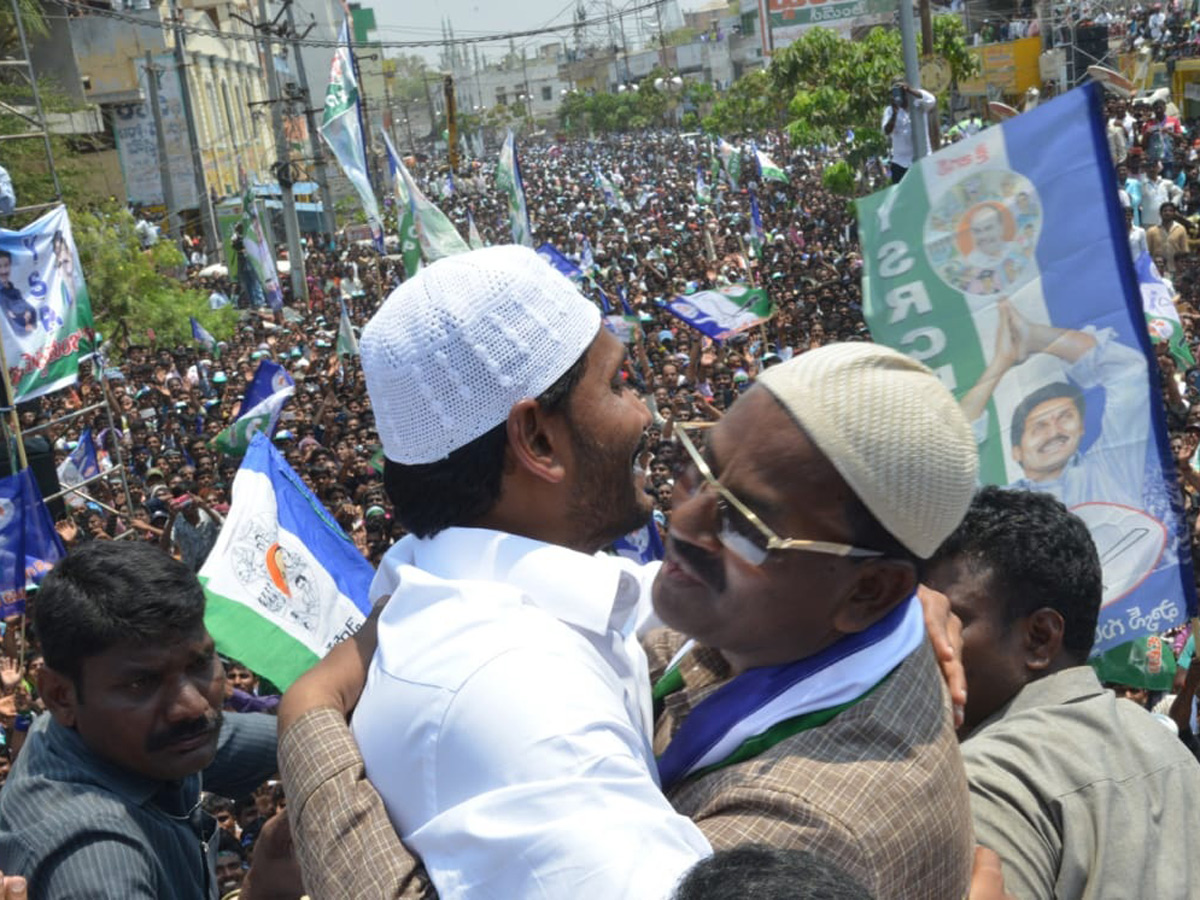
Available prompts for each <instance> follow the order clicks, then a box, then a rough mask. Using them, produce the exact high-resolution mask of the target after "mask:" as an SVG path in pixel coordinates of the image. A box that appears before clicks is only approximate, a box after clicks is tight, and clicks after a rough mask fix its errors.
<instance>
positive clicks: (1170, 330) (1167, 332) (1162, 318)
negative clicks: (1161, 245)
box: [1133, 250, 1196, 369]
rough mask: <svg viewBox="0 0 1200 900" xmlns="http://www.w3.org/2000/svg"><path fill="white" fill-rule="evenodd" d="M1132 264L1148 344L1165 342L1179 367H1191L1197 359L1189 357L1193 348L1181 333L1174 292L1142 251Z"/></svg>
mask: <svg viewBox="0 0 1200 900" xmlns="http://www.w3.org/2000/svg"><path fill="white" fill-rule="evenodd" d="M1133 265H1134V268H1135V269H1136V270H1137V277H1138V287H1139V288H1141V293H1142V309H1143V310H1144V312H1145V313H1146V327H1147V329H1149V331H1150V341H1151V343H1154V344H1161V343H1163V342H1164V341H1166V343H1167V345H1168V347H1169V348H1170V351H1171V356H1172V357H1174V358H1175V362H1177V363H1178V364H1179V366H1180V367H1181V368H1184V369H1190V368H1191V367H1192V366H1194V365H1195V364H1196V360H1195V359H1194V358H1193V357H1192V349H1191V347H1189V346H1188V342H1187V336H1186V335H1185V334H1184V333H1183V323H1182V322H1181V321H1180V319H1179V310H1177V309H1176V308H1175V296H1174V292H1173V291H1172V290H1171V288H1170V286H1169V285H1168V284H1167V283H1166V282H1165V281H1163V279H1162V276H1161V275H1159V274H1158V267H1157V266H1155V265H1154V260H1152V259H1151V258H1150V254H1149V253H1147V252H1146V251H1145V250H1143V251H1142V253H1141V255H1140V256H1139V257H1138V258H1137V259H1135V260H1134V261H1133Z"/></svg>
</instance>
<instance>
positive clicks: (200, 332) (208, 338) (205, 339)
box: [188, 316, 217, 347]
mask: <svg viewBox="0 0 1200 900" xmlns="http://www.w3.org/2000/svg"><path fill="white" fill-rule="evenodd" d="M188 318H189V319H191V320H192V339H193V340H196V341H199V342H200V343H201V344H204V345H205V346H206V347H215V346H216V345H217V339H216V338H215V337H213V336H212V335H211V334H209V333H208V331H207V329H205V327H204V326H203V325H201V324H200V323H199V322H197V321H196V317H195V316H188Z"/></svg>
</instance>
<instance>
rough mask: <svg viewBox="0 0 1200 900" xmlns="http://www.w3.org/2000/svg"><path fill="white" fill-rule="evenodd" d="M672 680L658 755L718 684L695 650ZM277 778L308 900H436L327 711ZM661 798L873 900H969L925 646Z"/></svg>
mask: <svg viewBox="0 0 1200 900" xmlns="http://www.w3.org/2000/svg"><path fill="white" fill-rule="evenodd" d="M682 640H683V639H682V637H681V636H680V635H678V634H674V633H671V632H656V633H655V634H653V635H651V636H650V639H649V640H648V641H647V647H646V649H647V652H648V654H649V655H650V664H651V672H652V673H654V674H655V676H656V677H657V675H658V674H660V673H661V671H662V669H663V668H664V667H665V665H666V662H667V661H668V660H669V659H670V658H671V656H672V655H674V652H675V650H676V649H677V648H678V647H679V646H680V645H681V644H682ZM683 674H684V681H685V688H684V689H683V690H682V691H680V692H678V693H677V694H675V695H672V696H671V697H669V698H668V702H667V708H666V709H665V710H664V713H663V716H662V717H661V718H660V720H659V725H658V730H657V734H656V736H655V737H656V747H660V746H661V745H660V742H662V741H666V740H667V739H668V737H669V735H670V734H671V733H673V732H674V730H675V729H676V728H678V726H679V724H680V723H681V722H682V716H684V715H686V712H687V710H688V709H690V708H691V706H692V705H694V704H695V703H697V702H699V700H700V699H702V698H703V697H704V696H707V694H708V693H711V692H712V690H715V689H716V687H719V686H720V684H721V683H723V680H724V679H727V678H728V670H727V669H726V668H725V667H724V661H723V660H722V659H721V657H720V656H719V655H718V654H716V653H713V652H711V651H708V652H704V651H701V652H699V653H696V654H692V656H691V657H689V664H687V665H685V669H684V672H683ZM279 769H280V772H281V773H282V777H283V781H284V784H285V786H286V789H287V795H288V817H289V819H290V820H291V825H292V836H293V839H294V841H295V849H296V855H297V857H298V858H299V860H300V865H301V869H302V871H303V874H304V885H305V888H306V889H307V891H308V893H309V895H310V896H311V897H312V900H333V898H346V900H367V898H371V900H375V898H379V900H387V898H390V900H427V898H432V897H436V893H435V891H434V890H433V887H432V885H431V884H430V882H429V880H428V878H427V877H426V876H425V870H424V868H423V867H422V866H421V865H420V863H419V861H418V860H416V859H415V858H414V857H413V856H412V855H410V854H409V853H408V851H407V850H406V849H405V847H404V845H403V844H402V843H401V842H400V839H399V838H398V837H396V833H395V832H394V831H393V830H392V826H391V823H390V821H389V820H388V817H387V811H386V810H385V809H384V806H383V801H382V800H381V799H380V797H379V795H378V794H377V793H376V792H375V789H374V788H372V787H371V784H370V782H368V781H367V777H366V772H365V770H364V767H363V761H362V757H361V755H360V754H359V752H358V748H357V747H356V746H355V744H354V738H353V737H352V736H351V734H350V729H349V728H348V727H347V726H346V723H345V722H344V721H343V720H342V718H341V716H339V715H338V714H337V713H336V712H334V711H333V710H331V709H317V710H313V711H311V712H309V713H306V714H305V715H304V716H302V717H301V718H300V719H299V720H298V721H297V722H296V723H295V724H294V725H292V727H291V728H289V729H288V730H287V731H286V732H285V733H284V734H283V735H282V736H281V738H280V741H279ZM670 799H671V802H672V803H673V804H674V805H675V808H676V809H678V810H679V811H680V812H681V813H684V814H686V815H688V816H691V817H692V818H693V819H694V820H695V821H696V822H697V824H698V825H699V826H700V828H701V830H702V831H703V832H704V833H705V835H707V837H708V839H709V840H710V841H711V842H712V845H713V847H714V848H715V849H722V848H726V847H732V846H736V845H738V844H743V843H749V842H756V843H766V844H772V845H776V846H790V847H803V848H805V849H808V850H811V851H813V852H815V853H818V854H820V855H823V856H825V857H826V858H828V859H830V860H832V861H834V862H836V863H838V864H840V865H841V866H842V867H843V868H845V869H846V870H847V871H849V872H851V873H852V874H854V875H855V876H856V877H857V878H858V879H859V880H860V881H862V882H863V883H864V884H865V885H866V886H867V887H868V888H869V889H871V890H872V891H873V892H874V894H875V896H876V897H877V898H878V900H901V898H902V900H961V898H963V897H965V896H966V893H967V885H968V881H969V879H970V869H971V851H972V838H971V819H970V811H969V808H968V805H967V783H966V777H965V775H964V774H963V766H962V760H961V758H960V757H959V754H958V745H957V744H956V743H955V740H954V734H953V732H952V731H951V728H950V721H949V713H948V705H947V701H946V700H945V699H944V697H943V688H942V681H941V677H940V675H939V673H938V670H937V665H936V663H935V662H934V660H933V655H932V653H931V652H930V651H929V649H928V648H922V650H920V651H918V652H917V653H915V654H913V655H912V656H911V657H909V659H908V660H906V661H905V662H904V663H903V664H902V665H901V666H900V667H899V668H898V669H897V670H896V672H895V673H893V675H892V676H891V678H889V679H888V681H887V682H886V683H885V684H884V685H883V686H881V687H880V688H878V689H877V690H876V691H875V692H874V693H873V694H872V695H871V696H870V697H868V698H867V699H866V700H863V701H862V702H861V703H858V704H857V705H855V706H853V707H851V708H850V709H849V710H847V711H846V712H843V713H842V714H841V715H840V716H838V717H837V718H836V719H834V720H833V721H832V722H830V723H829V724H827V725H825V726H823V727H821V728H819V729H816V730H814V731H810V732H805V733H802V734H799V735H795V736H793V737H791V738H788V739H787V740H786V741H784V742H782V743H781V744H777V745H776V746H775V747H773V748H772V749H770V750H769V751H767V752H766V753H765V754H763V755H762V756H760V757H757V758H755V759H753V760H748V761H747V762H744V763H740V764H738V765H736V766H731V767H729V768H728V769H723V770H721V771H718V772H714V773H712V774H710V775H707V776H705V777H703V778H700V779H698V780H694V781H688V782H683V783H682V784H681V785H679V786H678V787H677V788H676V789H675V790H673V791H672V792H671V795H670ZM513 900H520V898H513ZM614 900H615V898H614Z"/></svg>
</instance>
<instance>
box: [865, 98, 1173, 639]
mask: <svg viewBox="0 0 1200 900" xmlns="http://www.w3.org/2000/svg"><path fill="white" fill-rule="evenodd" d="M1101 104H1102V95H1101V90H1100V87H1099V85H1096V84H1089V85H1086V86H1084V87H1081V88H1077V89H1075V90H1072V91H1069V92H1067V93H1066V94H1064V95H1062V96H1060V97H1056V98H1055V99H1054V100H1051V101H1050V102H1048V103H1043V104H1041V105H1039V106H1038V107H1037V108H1036V109H1033V110H1030V111H1029V112H1027V113H1025V114H1023V115H1020V116H1015V117H1013V118H1011V119H1008V120H1007V121H1005V122H1003V123H1002V124H1000V125H999V126H997V127H993V128H988V129H986V130H985V131H981V132H979V133H978V134H975V135H972V136H970V137H968V138H966V139H965V140H963V141H960V142H958V143H955V144H952V145H949V146H947V147H945V148H944V149H942V150H940V151H939V152H937V153H935V154H933V155H932V156H928V157H925V158H924V159H921V160H919V161H918V162H917V163H915V164H914V165H913V167H912V168H911V169H910V170H909V172H908V174H907V175H905V177H904V180H903V181H902V182H901V183H900V184H898V185H895V186H893V187H890V188H887V189H886V190H883V191H880V192H879V193H876V194H873V195H871V196H870V197H864V198H861V199H859V200H857V201H856V203H855V205H856V208H857V211H858V216H859V228H860V234H861V236H862V247H863V276H864V277H863V314H864V317H865V318H866V321H867V324H868V326H869V327H870V329H871V334H872V337H873V338H874V339H875V340H876V341H878V342H879V343H882V344H886V345H889V346H892V347H895V348H897V349H899V350H901V351H902V352H904V353H907V354H909V355H910V356H912V357H913V358H915V359H918V360H920V361H921V362H923V363H925V364H926V365H928V366H929V367H930V368H932V369H933V370H934V371H935V372H937V373H938V375H939V376H940V377H941V379H942V381H943V382H944V383H945V384H946V385H947V386H948V387H949V388H950V389H951V390H952V391H953V392H954V394H955V396H956V397H957V398H958V400H959V403H960V405H961V406H962V408H963V412H964V413H965V414H966V416H967V419H968V420H969V421H971V422H972V423H973V425H974V430H975V438H976V441H977V442H978V445H979V469H980V472H979V474H980V480H981V482H983V483H984V484H997V485H1006V486H1012V487H1016V488H1020V489H1025V490H1041V491H1045V492H1047V493H1049V494H1052V495H1053V496H1055V497H1057V498H1058V499H1059V500H1061V501H1062V502H1063V503H1064V504H1065V505H1066V506H1067V507H1068V508H1069V509H1070V510H1072V511H1073V512H1074V513H1076V514H1077V515H1078V516H1079V517H1080V518H1081V519H1082V520H1083V521H1084V524H1086V525H1087V526H1088V529H1089V531H1090V532H1091V534H1092V539H1093V541H1094V542H1095V544H1096V548H1097V550H1098V551H1099V555H1100V563H1101V566H1102V568H1103V594H1102V597H1101V609H1100V619H1099V624H1098V626H1097V628H1096V633H1095V644H1094V648H1093V649H1094V652H1096V653H1102V652H1104V651H1105V650H1107V649H1109V648H1111V647H1114V646H1117V645H1119V644H1124V643H1127V642H1129V641H1131V640H1134V639H1137V638H1140V637H1142V636H1144V635H1149V634H1158V633H1161V632H1162V631H1164V630H1166V629H1168V628H1171V627H1173V626H1175V625H1178V624H1179V623H1181V622H1183V621H1184V619H1185V618H1186V617H1187V616H1188V615H1189V614H1193V615H1194V610H1195V608H1196V600H1195V596H1196V595H1195V581H1194V578H1193V574H1192V554H1191V547H1190V538H1189V529H1188V528H1187V523H1186V520H1185V519H1184V517H1183V515H1182V509H1181V506H1180V494H1179V488H1178V485H1177V484H1176V474H1175V473H1176V467H1175V461H1174V459H1173V458H1172V454H1171V449H1170V445H1169V443H1168V438H1167V429H1166V416H1165V411H1164V409H1163V404H1162V391H1161V389H1160V387H1159V378H1158V373H1157V367H1156V366H1155V365H1154V364H1153V363H1152V361H1151V360H1152V358H1153V352H1152V348H1151V344H1150V335H1149V334H1148V333H1147V328H1146V325H1147V323H1146V314H1145V312H1144V310H1143V303H1142V297H1141V294H1140V291H1139V289H1138V280H1137V275H1136V273H1135V271H1134V266H1133V260H1132V259H1131V257H1130V254H1129V251H1128V249H1127V246H1128V245H1127V236H1126V233H1125V232H1126V229H1125V219H1124V215H1123V213H1122V211H1121V207H1120V204H1119V203H1118V200H1117V185H1116V181H1115V179H1114V178H1113V177H1112V162H1111V160H1110V158H1109V154H1108V144H1107V138H1106V129H1105V122H1104V117H1103V115H1102V112H1101ZM1043 429H1049V431H1048V433H1049V434H1050V435H1051V436H1050V437H1049V438H1047V439H1043V438H1042V437H1040V435H1042V434H1043Z"/></svg>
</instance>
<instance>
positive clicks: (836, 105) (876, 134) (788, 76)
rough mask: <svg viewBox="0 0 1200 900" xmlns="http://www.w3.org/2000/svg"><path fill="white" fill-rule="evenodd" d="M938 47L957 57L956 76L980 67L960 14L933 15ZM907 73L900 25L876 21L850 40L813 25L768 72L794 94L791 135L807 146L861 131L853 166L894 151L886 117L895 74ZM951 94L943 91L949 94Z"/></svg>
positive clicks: (779, 88)
mask: <svg viewBox="0 0 1200 900" xmlns="http://www.w3.org/2000/svg"><path fill="white" fill-rule="evenodd" d="M933 32H934V50H935V52H936V53H937V54H938V55H940V56H942V57H944V58H945V59H946V61H947V62H948V63H949V64H950V70H951V74H952V76H953V77H954V78H955V80H956V81H959V80H963V79H965V78H969V77H970V76H971V75H973V74H974V73H975V70H976V61H975V60H974V58H973V57H972V56H971V55H970V54H969V53H968V52H967V44H966V30H965V29H964V28H963V24H962V20H961V19H959V18H958V17H957V16H937V17H936V18H935V19H934V21H933ZM903 75H904V60H903V54H902V51H901V46H900V33H899V32H898V31H896V30H895V29H892V28H884V27H879V28H874V29H872V30H871V31H870V32H869V33H868V34H867V35H866V37H864V38H863V39H861V40H858V41H851V40H847V39H845V38H842V37H840V36H838V35H837V34H836V33H835V32H833V31H830V30H828V29H825V28H812V29H809V30H808V31H806V32H805V33H804V35H803V36H802V37H801V38H800V39H799V40H797V41H795V42H793V43H792V44H790V45H789V46H787V47H785V48H784V49H783V50H780V51H777V52H776V53H775V55H774V56H773V57H772V59H771V66H770V68H769V69H768V70H767V73H766V76H767V78H768V80H769V81H770V84H771V87H772V89H773V90H774V91H776V92H778V93H780V94H782V95H784V96H786V97H787V98H788V113H789V122H788V126H787V130H788V135H789V137H790V138H791V139H792V141H793V142H794V143H796V144H799V145H801V146H813V145H816V144H832V143H837V142H839V141H842V140H844V139H845V137H846V134H847V132H849V131H853V132H854V141H853V143H852V144H851V145H850V147H849V150H848V152H847V159H848V161H849V162H850V164H851V165H853V166H858V165H860V164H862V163H863V162H864V161H865V160H866V159H868V158H869V157H871V156H879V155H882V154H884V153H886V152H887V138H886V137H885V135H884V134H883V129H882V126H881V119H882V116H883V109H884V107H885V106H887V104H888V93H889V90H890V88H891V85H892V83H893V82H894V81H896V80H897V79H899V78H902V77H903ZM943 99H944V98H943Z"/></svg>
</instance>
